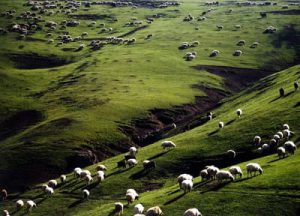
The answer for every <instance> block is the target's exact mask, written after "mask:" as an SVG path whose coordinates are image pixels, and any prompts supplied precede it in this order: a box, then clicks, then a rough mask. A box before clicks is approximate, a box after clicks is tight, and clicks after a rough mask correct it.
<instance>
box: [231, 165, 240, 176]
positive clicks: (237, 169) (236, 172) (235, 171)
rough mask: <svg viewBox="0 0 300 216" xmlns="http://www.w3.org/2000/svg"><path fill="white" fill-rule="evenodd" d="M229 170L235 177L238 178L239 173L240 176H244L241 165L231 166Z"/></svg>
mask: <svg viewBox="0 0 300 216" xmlns="http://www.w3.org/2000/svg"><path fill="white" fill-rule="evenodd" d="M229 172H230V173H231V174H232V175H233V176H234V178H236V176H237V175H239V176H240V178H242V176H243V171H242V169H241V167H239V166H232V167H230V168H229Z"/></svg>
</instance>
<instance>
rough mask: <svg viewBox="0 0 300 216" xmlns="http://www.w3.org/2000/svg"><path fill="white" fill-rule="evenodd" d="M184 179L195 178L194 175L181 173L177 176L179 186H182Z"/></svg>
mask: <svg viewBox="0 0 300 216" xmlns="http://www.w3.org/2000/svg"><path fill="white" fill-rule="evenodd" d="M184 180H191V181H192V180H193V176H191V175H189V174H181V175H179V176H178V177H177V182H178V184H179V187H180V188H181V183H182V182H183V181H184Z"/></svg>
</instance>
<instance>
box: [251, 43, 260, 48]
mask: <svg viewBox="0 0 300 216" xmlns="http://www.w3.org/2000/svg"><path fill="white" fill-rule="evenodd" d="M258 45H259V43H258V42H253V43H252V44H251V46H250V48H252V49H254V48H256V47H257V46H258Z"/></svg>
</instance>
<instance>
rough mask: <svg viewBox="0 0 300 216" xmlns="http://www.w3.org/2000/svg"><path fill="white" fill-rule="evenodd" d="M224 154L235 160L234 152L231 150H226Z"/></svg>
mask: <svg viewBox="0 0 300 216" xmlns="http://www.w3.org/2000/svg"><path fill="white" fill-rule="evenodd" d="M226 153H227V155H228V157H229V158H235V156H236V152H235V151H234V150H231V149H230V150H228V151H227V152H226Z"/></svg>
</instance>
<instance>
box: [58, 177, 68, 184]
mask: <svg viewBox="0 0 300 216" xmlns="http://www.w3.org/2000/svg"><path fill="white" fill-rule="evenodd" d="M59 179H60V182H61V183H62V184H63V183H65V182H66V180H67V176H66V175H61V176H60V177H59Z"/></svg>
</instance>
